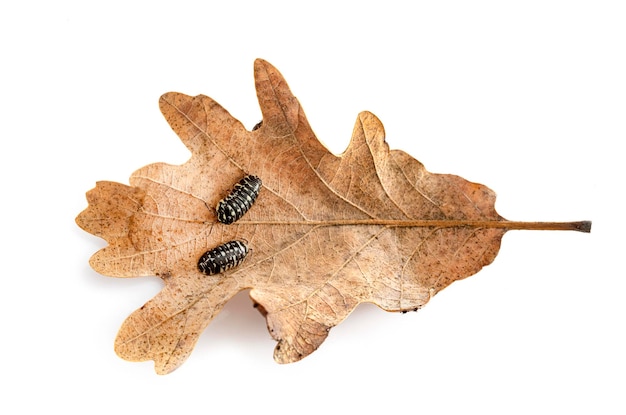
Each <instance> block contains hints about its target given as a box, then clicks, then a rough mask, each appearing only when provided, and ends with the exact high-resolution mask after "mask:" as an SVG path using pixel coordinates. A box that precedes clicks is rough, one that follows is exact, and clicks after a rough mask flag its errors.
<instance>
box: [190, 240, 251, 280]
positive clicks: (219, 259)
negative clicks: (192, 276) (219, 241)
mask: <svg viewBox="0 0 626 415" xmlns="http://www.w3.org/2000/svg"><path fill="white" fill-rule="evenodd" d="M246 255H248V246H247V245H246V243H245V242H243V241H230V242H226V243H225V244H223V245H220V246H218V247H217V248H213V249H211V250H210V251H206V252H205V253H204V254H202V256H201V257H200V259H199V260H198V269H199V270H200V272H202V273H203V274H205V275H213V274H219V273H220V272H224V271H227V270H229V269H231V268H233V267H236V266H237V265H239V264H241V263H242V262H243V260H244V259H245V258H246Z"/></svg>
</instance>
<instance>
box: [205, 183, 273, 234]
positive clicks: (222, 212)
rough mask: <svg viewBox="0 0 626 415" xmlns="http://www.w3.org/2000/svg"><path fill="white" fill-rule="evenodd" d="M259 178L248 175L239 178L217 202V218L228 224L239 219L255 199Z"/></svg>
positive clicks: (259, 188)
mask: <svg viewBox="0 0 626 415" xmlns="http://www.w3.org/2000/svg"><path fill="white" fill-rule="evenodd" d="M261 184H262V182H261V179H259V178H258V177H256V176H252V175H248V176H246V177H244V178H243V179H241V180H240V181H239V183H237V184H235V187H234V188H233V190H232V191H231V192H230V194H229V195H228V196H226V197H225V198H224V199H222V200H220V201H219V203H218V204H217V207H216V210H217V220H219V221H220V222H221V223H223V224H225V225H230V224H231V223H234V222H236V221H238V220H239V219H241V217H242V216H243V215H245V214H246V212H247V211H248V209H250V208H251V207H252V204H253V203H254V201H255V200H256V197H257V196H258V195H259V191H260V190H261Z"/></svg>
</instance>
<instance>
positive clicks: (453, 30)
mask: <svg viewBox="0 0 626 415" xmlns="http://www.w3.org/2000/svg"><path fill="white" fill-rule="evenodd" d="M18 4H19V5H18ZM225 4H228V5H225ZM621 4H622V2H619V1H613V2H612V1H553V0H541V1H533V0H528V1H523V2H522V1H520V2H511V1H436V2H435V1H431V2H426V1H416V2H399V1H389V0H386V1H378V2H368V1H360V2H354V4H349V5H348V4H347V2H344V3H341V2H339V1H333V2H324V1H317V2H309V3H305V2H294V1H291V2H287V1H284V2H280V1H259V2H252V1H250V2H234V1H233V2H226V1H205V2H199V1H198V2H189V1H177V2H157V1H153V2H120V1H108V2H85V1H83V2H79V1H75V2H72V1H54V2H43V1H40V2H37V1H32V2H28V1H24V2H19V3H18V2H3V4H2V6H0V45H1V50H0V53H1V59H2V63H1V64H0V68H1V69H0V71H1V72H0V74H1V78H0V88H1V90H0V92H1V99H0V106H1V107H0V114H1V117H2V118H1V122H0V137H1V141H0V146H1V152H0V157H1V161H2V163H1V164H0V168H1V169H2V172H1V173H2V193H1V194H2V203H1V205H0V206H1V207H0V209H1V214H2V219H3V224H2V241H3V249H2V252H3V254H2V259H3V260H2V264H3V266H2V281H3V284H2V288H1V291H0V300H1V301H0V307H1V309H0V311H1V314H0V316H1V317H0V318H1V319H2V320H1V323H2V325H1V328H2V338H1V342H0V351H1V355H2V357H3V359H2V364H1V365H0V379H2V381H3V384H4V385H5V386H3V388H2V399H0V412H2V413H6V414H9V413H10V414H17V413H20V414H21V413H52V412H53V411H57V410H62V411H63V412H64V413H73V412H76V411H78V410H80V411H81V412H80V413H116V414H126V413H133V412H139V411H141V413H150V412H152V413H173V412H174V411H176V412H181V413H186V412H189V413H190V412H194V413H224V411H227V412H226V413H245V412H247V413H273V414H282V413H290V414H291V413H300V412H303V413H341V412H345V411H349V412H348V413H376V412H379V413H390V414H392V413H421V414H437V413H455V414H459V413H480V414H511V413H524V414H528V413H533V414H539V413H543V414H555V413H571V412H573V411H576V412H577V413H594V414H618V413H620V414H623V413H624V412H625V411H626V403H625V400H626V397H625V391H626V375H625V373H626V358H625V351H626V340H624V331H625V330H624V329H625V317H626V301H625V300H624V295H625V292H626V291H625V290H626V283H625V280H626V272H625V271H624V269H623V263H622V262H623V261H622V259H623V258H624V252H623V251H624V242H623V234H624V230H625V229H624V221H623V215H624V203H623V190H624V183H623V178H624V173H623V167H622V165H623V157H624V154H625V152H624V150H623V149H622V147H621V146H620V145H621V142H623V141H624V138H625V135H626V128H625V122H624V121H625V117H624V116H625V114H626V113H625V110H626V105H625V98H624V97H625V96H626V88H625V81H624V80H625V74H626V65H625V59H624V56H625V50H626V49H625V46H626V42H625V39H626V31H625V30H624V26H625V25H624V21H626V15H625V13H624V9H623V7H621ZM257 57H261V58H264V59H266V60H268V61H269V62H270V63H272V64H273V65H275V66H276V67H277V68H278V69H279V70H280V71H281V73H282V74H283V75H284V76H285V78H286V79H287V81H288V83H289V85H290V87H291V89H292V91H293V92H294V94H295V95H296V96H297V97H298V99H299V100H300V102H301V104H302V106H303V108H304V110H305V111H306V114H307V116H308V118H309V121H310V123H311V125H312V126H313V128H314V130H315V132H316V134H317V135H318V137H319V138H320V139H321V140H322V141H323V142H324V143H325V144H326V145H327V146H328V147H329V148H330V149H331V150H332V151H334V152H335V153H341V152H342V151H343V150H344V148H345V146H346V145H347V143H348V140H349V138H350V134H351V132H352V127H353V124H354V122H355V120H356V117H357V114H358V113H359V112H360V111H363V110H369V111H371V112H373V113H374V114H376V115H377V116H378V117H379V118H380V119H381V120H382V122H383V124H384V125H385V128H386V132H387V141H388V143H389V145H390V146H391V148H399V149H403V150H405V151H407V152H408V153H409V154H411V155H412V156H414V157H415V158H417V159H418V160H420V161H421V162H423V163H424V164H425V165H426V167H427V168H428V169H429V170H430V171H433V172H438V173H453V174H458V175H460V176H463V177H465V178H466V179H468V180H471V181H476V182H480V183H484V184H486V185H487V186H489V187H490V188H492V189H494V190H495V191H496V192H497V193H498V201H497V208H498V211H499V212H500V214H501V215H503V216H504V217H506V218H508V219H511V220H529V221H537V220H546V221H549V220H559V221H569V220H583V219H591V220H593V231H592V233H591V234H581V233H575V232H529V231H512V232H509V233H508V234H507V235H506V236H505V237H504V239H503V242H502V247H501V250H500V254H499V255H498V257H497V258H496V260H495V262H494V263H493V264H492V265H490V266H488V267H486V268H484V269H483V270H482V271H481V272H480V273H478V274H477V275H475V276H472V277H470V278H468V279H466V280H464V281H462V282H457V283H455V284H453V285H452V286H450V287H448V288H447V289H446V290H444V291H443V292H442V293H440V294H439V295H437V296H436V297H435V298H434V299H433V300H432V301H431V302H430V303H429V304H428V305H427V306H426V307H425V308H424V309H422V310H421V311H419V312H418V313H408V314H406V315H401V314H396V313H386V312H384V311H381V310H379V309H378V308H376V307H375V306H372V305H364V306H361V307H359V308H357V309H356V311H355V312H354V313H353V314H352V315H351V316H350V317H349V318H348V319H347V320H346V321H344V322H343V323H342V324H341V325H339V326H338V327H336V328H334V329H333V330H332V332H331V334H330V337H329V338H328V340H327V341H326V342H325V343H324V344H323V345H322V346H321V348H320V349H319V350H318V351H316V352H315V353H313V354H312V355H311V356H309V357H307V358H305V359H304V360H303V361H301V362H299V363H295V364H291V365H278V364H276V363H274V361H273V360H272V351H273V347H274V345H275V343H274V341H273V340H272V339H271V338H270V336H269V334H268V333H267V330H266V328H265V322H264V320H263V318H262V317H261V316H260V315H259V314H258V313H257V312H256V311H255V310H253V309H252V307H251V306H250V302H249V300H248V298H247V294H246V293H241V294H239V295H238V296H236V297H235V298H234V299H233V300H232V301H231V302H230V303H229V304H228V305H227V307H226V309H225V310H223V311H222V313H221V314H220V315H219V316H218V318H217V319H216V320H215V321H214V322H213V323H212V324H211V325H210V326H209V328H208V329H207V330H206V331H205V333H204V334H203V335H202V337H201V339H200V341H199V343H198V344H197V346H196V348H195V350H194V352H193V354H192V355H191V357H190V358H189V359H188V360H187V362H186V363H185V364H184V365H183V366H182V367H181V368H179V369H178V370H177V371H175V372H174V373H172V374H170V375H167V376H158V375H156V374H154V371H153V365H152V362H145V363H130V362H126V361H123V360H122V359H120V358H118V357H117V356H116V355H115V353H114V351H113V341H114V339H115V336H116V333H117V329H118V328H119V326H120V325H121V323H122V321H123V320H124V319H125V318H126V317H127V316H128V315H129V314H130V313H131V312H132V311H133V310H135V309H136V308H138V307H140V306H141V305H142V304H143V303H144V302H145V301H147V300H148V299H150V298H151V297H152V296H153V295H154V294H156V293H157V292H158V291H159V289H160V287H161V285H160V280H158V279H156V278H138V279H113V278H108V277H104V276H101V275H99V274H97V273H95V272H94V271H92V270H91V269H90V268H89V266H88V260H89V257H90V256H91V255H92V254H93V253H94V252H95V251H97V250H98V249H100V248H102V247H103V246H104V245H105V243H104V241H102V240H100V239H98V238H96V237H94V236H92V235H89V234H87V233H86V232H84V231H82V230H81V229H79V228H78V227H77V226H76V225H75V223H74V218H75V217H76V215H77V214H78V213H79V212H80V211H81V210H83V209H84V208H85V207H86V206H87V204H86V200H85V192H86V191H88V190H89V189H91V188H93V187H94V185H95V182H96V181H98V180H113V181H118V182H122V183H128V177H129V175H130V174H131V173H132V172H133V171H134V170H135V169H137V168H139V167H141V166H144V165H146V164H149V163H152V162H158V161H165V162H169V163H176V164H179V163H183V162H184V161H185V160H186V159H187V157H188V155H189V154H188V152H187V150H186V148H185V147H184V146H183V145H182V143H181V142H180V141H179V140H178V138H177V136H176V135H175V134H174V133H173V132H172V131H171V129H170V128H169V126H168V125H167V123H166V122H165V120H164V118H163V117H162V115H161V114H160V112H159V109H158V98H159V96H160V95H161V94H163V93H165V92H169V91H178V92H183V93H186V94H189V95H196V94H205V95H209V96H211V97H212V98H214V99H216V100H217V101H218V102H220V103H221V104H222V105H223V106H224V107H225V108H226V109H227V110H228V111H230V112H231V114H233V115H234V116H235V117H236V118H238V119H240V120H242V122H243V123H244V125H246V126H247V127H248V128H252V126H253V125H254V124H255V123H257V122H258V121H259V120H260V111H259V109H258V104H257V102H256V95H255V91H254V80H253V76H252V75H253V74H252V65H253V61H254V59H255V58H257ZM618 146H619V147H618ZM7 385H8V386H7ZM218 411H219V412H218Z"/></svg>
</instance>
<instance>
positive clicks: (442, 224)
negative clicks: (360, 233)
mask: <svg viewBox="0 0 626 415" xmlns="http://www.w3.org/2000/svg"><path fill="white" fill-rule="evenodd" d="M239 224H241V225H244V224H245V225H283V226H284V225H308V226H355V225H371V226H389V227H398V228H419V227H423V228H491V229H494V228H496V229H506V230H514V229H515V230H535V231H537V230H541V231H578V232H585V233H589V232H591V221H578V222H518V221H508V220H504V219H502V220H385V219H362V220H353V219H347V220H323V221H308V220H303V221H243V220H242V221H239Z"/></svg>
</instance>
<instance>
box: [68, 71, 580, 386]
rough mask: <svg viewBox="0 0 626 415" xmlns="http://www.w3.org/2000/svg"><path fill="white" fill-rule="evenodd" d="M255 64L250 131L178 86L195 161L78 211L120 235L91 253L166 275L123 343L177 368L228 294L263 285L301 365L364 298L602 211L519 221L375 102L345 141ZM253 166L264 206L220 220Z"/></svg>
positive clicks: (173, 120)
mask: <svg viewBox="0 0 626 415" xmlns="http://www.w3.org/2000/svg"><path fill="white" fill-rule="evenodd" d="M254 75H255V81H256V90H257V96H258V100H259V104H260V107H261V111H262V114H263V122H262V124H261V126H260V127H259V128H255V129H253V131H247V130H246V129H245V128H244V126H243V125H242V124H241V123H240V122H239V121H238V120H236V119H235V118H233V117H232V116H231V115H230V114H229V113H228V112H227V111H226V110H225V109H224V108H222V107H221V106H220V105H219V104H218V103H217V102H215V101H213V100H212V99H211V98H209V97H206V96H202V95H200V96H196V97H190V96H187V95H183V94H180V93H174V92H173V93H167V94H165V95H163V96H162V97H161V99H160V107H161V111H162V112H163V115H164V116H165V118H166V119H167V121H168V122H169V124H170V125H171V127H172V129H173V130H174V131H175V132H176V133H177V134H178V135H179V136H180V139H181V140H182V141H183V143H184V144H185V145H186V146H187V147H188V148H189V150H190V151H191V153H192V156H191V158H190V159H189V161H187V162H186V163H185V164H183V165H181V166H173V165H168V164H164V163H157V164H151V165H148V166H146V167H143V168H141V169H139V170H137V171H136V172H134V173H133V174H132V176H131V178H130V186H126V185H123V184H119V183H113V182H99V183H97V186H96V188H95V189H92V190H91V191H89V192H88V193H87V199H88V202H89V206H88V208H87V209H86V210H84V211H83V212H82V213H81V214H80V215H79V216H78V217H77V219H76V221H77V223H78V225H79V226H80V227H81V228H83V229H84V230H86V231H87V232H90V233H92V234H94V235H96V236H99V237H101V238H104V239H105V240H106V241H107V242H108V246H107V247H105V248H104V249H102V250H100V251H99V252H97V253H96V254H94V255H93V257H92V258H91V260H90V264H91V266H92V267H93V269H94V270H96V271H97V272H99V273H101V274H104V275H108V276H112V277H137V276H147V275H157V276H159V277H161V278H162V279H163V281H164V283H165V286H164V288H163V290H162V291H161V292H160V293H159V294H158V295H156V296H155V297H154V298H153V299H152V300H150V301H148V302H147V303H146V304H145V305H143V306H142V307H141V308H139V309H138V310H136V311H135V312H134V313H133V314H131V315H130V316H129V317H128V319H127V320H126V321H125V322H124V324H123V325H122V327H121V329H120V331H119V333H118V336H117V339H116V342H115V350H116V352H117V353H118V355H119V356H121V357H122V358H124V359H126V360H130V361H144V360H154V362H155V370H156V372H157V373H160V374H165V373H169V372H171V371H173V370H174V369H176V368H177V367H179V366H180V365H181V364H182V363H183V362H184V361H185V359H186V358H187V357H188V356H189V354H190V353H191V351H192V349H193V347H194V345H195V343H196V342H197V340H198V338H199V336H200V334H201V333H202V331H203V330H204V329H205V328H206V327H207V325H208V324H209V323H210V322H211V320H212V319H213V317H215V315H216V314H217V313H219V312H220V310H221V309H222V307H223V306H224V304H225V303H226V302H227V301H228V300H229V299H230V298H232V297H233V296H234V295H235V294H237V293H238V292H239V291H241V290H246V289H251V291H250V296H251V297H252V299H253V301H254V302H255V303H257V304H258V305H260V309H261V310H262V312H263V314H264V315H265V316H266V319H267V326H268V328H269V331H270V333H271V335H272V336H273V337H274V338H275V339H276V340H277V341H278V344H277V346H276V349H275V352H274V358H275V360H276V361H277V362H280V363H288V362H295V361H298V360H300V359H302V358H303V357H305V356H307V355H309V354H310V353H312V352H313V351H315V350H316V349H317V348H318V347H319V345H320V344H321V343H322V342H323V341H324V339H326V336H328V332H329V330H330V329H331V328H332V327H334V326H335V325H337V324H339V323H340V322H341V321H342V320H343V319H345V318H346V317H347V316H348V314H350V312H351V311H352V310H354V308H355V307H356V306H357V305H359V304H360V303H363V302H371V303H374V304H376V305H378V306H379V307H381V308H382V309H384V310H388V311H407V310H415V309H418V308H420V307H422V306H423V305H424V304H426V303H427V302H428V300H430V298H431V297H432V296H433V295H435V294H436V293H437V292H439V291H440V290H442V289H443V288H445V287H446V286H448V285H450V284H451V283H452V282H454V281H456V280H459V279H462V278H465V277H467V276H470V275H472V274H474V273H476V272H478V271H479V270H480V269H481V268H482V267H483V266H485V265H487V264H489V263H491V262H492V261H493V260H494V258H495V256H496V254H497V252H498V249H499V246H500V240H501V238H502V235H503V234H504V233H505V232H506V231H507V230H508V229H520V228H533V227H534V228H537V229H544V228H549V229H574V230H580V231H586V232H588V231H589V228H590V223H589V222H576V223H568V224H558V223H557V224H548V225H545V224H536V223H530V224H525V223H519V222H509V221H506V220H505V219H504V218H502V217H501V216H500V215H498V213H497V212H496V211H495V208H494V203H495V194H494V192H493V191H491V190H490V189H488V188H487V187H485V186H483V185H480V184H476V183H471V182H468V181H466V180H464V179H462V178H461V177H458V176H454V175H446V174H433V173H429V172H428V171H426V169H424V166H423V165H422V164H421V163H420V162H418V161H417V160H415V159H414V158H412V157H411V156H409V155H408V154H406V153H404V152H402V151H398V150H394V151H390V150H389V147H388V145H387V143H386V142H385V136H384V130H383V126H382V124H381V122H380V121H379V120H378V119H377V118H376V117H375V116H374V115H373V114H371V113H368V112H363V113H361V114H359V116H358V118H357V121H356V125H355V127H354V132H353V135H352V139H351V141H350V144H349V146H348V148H347V150H346V151H345V152H344V153H343V154H342V155H340V156H336V155H334V154H331V153H330V152H329V151H328V150H327V149H326V148H325V147H324V146H323V145H322V144H321V143H320V142H319V141H318V140H317V138H316V137H315V135H314V134H313V131H312V130H311V127H310V126H309V124H308V122H307V120H306V117H305V115H304V112H303V111H302V109H301V107H300V104H299V103H298V101H297V100H296V98H295V97H294V96H293V95H292V93H291V91H290V90H289V87H288V86H287V83H286V82H285V80H284V79H283V77H282V75H281V74H280V73H279V72H278V71H277V70H276V69H275V68H274V67H273V66H271V65H270V64H269V63H267V62H265V61H263V60H257V61H256V62H255V65H254ZM246 174H254V175H256V176H259V177H260V178H261V179H262V180H263V188H262V190H261V192H260V194H259V197H258V199H257V201H256V203H255V204H254V206H252V208H251V209H250V211H249V212H248V213H247V214H246V215H245V216H244V217H243V218H242V219H241V220H239V221H238V222H236V223H235V224H232V225H224V224H221V223H219V222H218V221H217V219H216V213H215V210H214V206H215V205H216V204H217V202H218V201H219V200H220V199H222V198H223V197H224V196H225V195H226V194H227V193H228V191H229V190H230V189H231V188H232V186H233V184H234V183H236V182H237V181H238V180H239V179H241V178H242V177H243V176H244V175H246ZM235 239H243V240H245V241H247V243H248V245H249V247H250V249H251V252H250V254H249V255H248V257H247V258H246V260H245V261H244V262H243V264H241V265H240V266H238V267H236V268H233V269H231V270H229V271H227V272H224V273H221V274H217V275H211V276H206V275H203V274H201V273H200V272H199V271H198V268H197V262H198V259H199V257H200V256H201V255H202V254H203V253H204V252H205V251H207V250H209V249H211V248H214V247H216V246H218V245H220V244H223V243H225V242H227V241H231V240H235Z"/></svg>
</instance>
